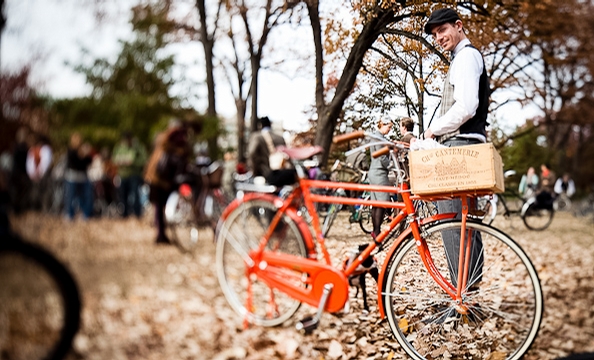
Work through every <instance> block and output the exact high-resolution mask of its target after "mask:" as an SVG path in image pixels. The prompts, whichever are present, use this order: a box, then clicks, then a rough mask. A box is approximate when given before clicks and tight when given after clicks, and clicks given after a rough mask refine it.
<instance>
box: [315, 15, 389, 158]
mask: <svg viewBox="0 0 594 360" xmlns="http://www.w3.org/2000/svg"><path fill="white" fill-rule="evenodd" d="M393 21H394V12H392V11H384V12H380V13H378V15H377V16H376V17H374V18H373V19H371V20H370V21H369V22H368V23H366V24H365V26H364V27H363V30H362V31H361V34H359V37H358V38H357V40H356V41H355V43H354V44H353V48H352V50H351V53H350V54H349V57H348V59H347V62H346V64H345V66H344V70H343V73H342V76H341V77H340V80H339V81H338V85H337V86H336V92H335V95H334V98H333V99H332V102H331V103H330V104H329V105H328V106H327V107H326V108H325V109H324V112H322V113H319V114H318V127H317V131H316V139H315V143H316V145H320V146H322V147H323V148H324V154H323V157H322V164H325V163H326V162H327V161H328V155H329V152H330V145H332V137H333V135H334V128H335V127H336V123H337V121H338V117H339V116H340V113H341V111H342V107H343V105H344V102H345V100H346V98H347V97H348V96H349V95H350V93H351V91H352V89H353V85H354V84H355V80H356V79H357V74H358V73H359V69H361V66H362V65H363V58H364V56H365V53H366V52H367V50H369V48H370V47H371V45H373V43H374V42H375V40H376V39H377V37H378V36H379V34H380V31H381V29H382V28H383V27H385V26H386V25H388V24H389V23H391V22H393ZM316 75H318V74H317V73H316ZM316 81H317V82H323V79H322V78H318V79H316Z"/></svg>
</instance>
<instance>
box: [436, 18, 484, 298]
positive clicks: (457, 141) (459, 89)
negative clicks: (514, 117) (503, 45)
mask: <svg viewBox="0 0 594 360" xmlns="http://www.w3.org/2000/svg"><path fill="white" fill-rule="evenodd" d="M425 32H426V33H427V34H430V35H432V36H433V38H434V39H435V41H436V42H437V44H438V45H439V46H441V47H442V48H443V49H444V50H445V51H448V52H450V53H451V59H452V61H451V63H450V68H449V70H448V73H447V75H446V78H445V82H444V86H443V93H442V98H441V111H440V113H439V117H438V118H437V119H436V120H435V121H434V122H432V123H431V124H430V125H429V128H428V129H427V130H425V132H424V137H425V138H435V139H436V140H437V141H438V142H440V143H442V144H444V145H445V146H448V147H452V146H465V145H472V144H480V143H484V142H486V141H487V133H486V129H485V128H486V126H487V113H488V108H489V79H488V77H487V72H486V69H485V64H484V61H483V57H482V55H481V53H480V52H479V51H478V50H477V49H476V48H475V47H473V46H472V45H471V44H470V41H469V40H468V38H467V37H466V34H465V33H464V26H463V24H462V20H460V17H459V16H458V14H457V13H456V11H454V10H452V9H449V8H445V9H438V10H435V11H434V12H433V13H432V14H431V16H430V17H429V20H428V21H427V23H426V24H425ZM438 209H439V212H440V213H441V212H457V213H458V214H459V215H458V217H460V216H461V211H462V203H461V201H459V200H457V201H456V200H453V201H449V200H445V201H440V202H438ZM476 235H477V236H474V237H473V248H472V257H471V264H470V270H469V273H470V274H473V275H471V277H470V278H469V279H468V286H469V287H476V286H478V283H479V282H480V280H481V276H480V274H481V271H477V270H478V269H477V267H479V268H480V267H482V263H483V260H482V259H483V258H482V249H483V245H482V240H481V237H480V234H478V233H476ZM443 241H444V245H445V247H446V252H447V254H448V258H449V260H450V261H449V263H450V274H451V276H452V283H453V284H456V280H457V278H458V269H457V268H458V256H459V248H460V234H459V233H458V232H452V233H449V234H446V233H445V232H444V234H443ZM474 274H478V275H474Z"/></svg>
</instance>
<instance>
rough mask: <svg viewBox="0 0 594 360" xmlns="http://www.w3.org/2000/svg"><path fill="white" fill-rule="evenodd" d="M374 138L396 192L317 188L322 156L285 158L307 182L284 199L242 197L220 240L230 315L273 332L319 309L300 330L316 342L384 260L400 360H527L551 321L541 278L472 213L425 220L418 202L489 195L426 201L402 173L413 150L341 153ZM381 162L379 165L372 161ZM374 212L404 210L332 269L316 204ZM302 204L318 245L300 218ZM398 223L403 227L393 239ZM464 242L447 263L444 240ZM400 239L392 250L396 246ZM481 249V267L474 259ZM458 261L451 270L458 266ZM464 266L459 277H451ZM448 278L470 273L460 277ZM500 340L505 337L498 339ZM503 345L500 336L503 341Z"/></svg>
mask: <svg viewBox="0 0 594 360" xmlns="http://www.w3.org/2000/svg"><path fill="white" fill-rule="evenodd" d="M362 136H367V137H371V138H372V140H373V141H372V142H371V143H370V144H368V145H364V146H372V145H377V144H381V145H386V146H387V147H388V149H387V150H386V151H389V152H390V157H391V158H392V160H393V161H394V164H395V165H396V166H395V170H394V171H395V175H396V178H397V180H398V181H397V186H395V187H392V186H375V185H366V184H353V183H341V182H331V181H321V180H309V179H308V178H307V176H306V172H305V171H304V167H303V165H302V164H303V162H304V161H305V160H306V159H309V158H311V157H312V156H313V155H315V154H318V153H320V152H321V148H319V147H309V148H302V149H283V151H285V153H286V154H287V155H288V156H289V157H290V158H291V160H292V162H293V164H294V165H295V169H296V171H297V174H298V175H299V182H298V183H297V184H294V185H292V186H290V187H286V188H284V189H283V191H281V192H280V195H277V194H276V193H273V192H270V193H262V192H261V193H257V192H256V193H245V194H241V193H240V196H238V198H237V199H235V200H234V201H233V202H232V203H231V204H230V205H229V206H228V207H227V208H226V209H225V211H224V212H223V215H222V217H221V219H220V221H219V224H218V229H217V236H216V241H217V245H216V268H217V275H218V279H219V282H220V285H221V288H222V290H223V292H224V294H225V297H226V299H227V301H228V302H229V304H230V306H231V307H232V308H233V310H234V311H236V312H237V313H238V314H240V315H241V316H243V317H244V319H245V323H246V325H247V323H252V324H257V325H262V326H276V325H280V324H282V323H283V322H285V321H287V320H288V319H289V318H291V317H292V316H293V315H294V314H295V312H296V311H297V310H298V308H299V306H300V305H301V304H302V303H305V304H308V305H311V306H313V307H314V308H317V312H316V314H315V315H313V316H311V317H307V318H305V319H303V320H301V321H299V322H297V324H296V327H297V329H301V330H304V331H306V332H308V331H313V330H314V329H315V328H316V327H317V326H318V324H319V320H320V317H321V315H322V313H323V312H324V311H328V312H330V313H336V312H338V311H340V310H341V309H343V307H344V306H345V304H346V302H347V300H348V296H349V283H348V277H349V275H351V274H353V273H354V271H355V269H357V267H358V266H359V265H361V264H362V263H363V261H365V259H367V258H369V257H370V256H373V255H374V254H375V253H377V252H378V251H383V250H384V249H387V252H386V256H385V260H384V261H383V263H382V264H381V265H380V274H379V281H378V291H377V294H378V308H379V311H380V315H381V316H382V318H387V320H388V324H389V327H390V329H391V331H392V333H393V335H394V337H395V338H396V340H397V341H398V343H399V344H400V345H401V346H402V348H403V349H404V351H405V352H406V353H407V354H408V355H409V356H410V357H412V358H413V359H436V358H442V357H443V356H444V354H445V353H446V352H448V353H449V354H450V356H451V358H456V359H458V358H460V359H461V358H466V359H470V358H480V359H484V358H487V357H489V356H495V358H497V359H520V358H521V357H522V355H523V354H524V353H525V352H526V351H527V350H528V349H529V347H530V345H531V344H532V342H533V341H534V339H535V338H536V335H537V333H538V329H539V327H540V322H541V318H542V314H543V296H542V289H541V286H540V282H539V279H538V275H537V273H536V270H535V269H534V266H533V265H532V263H531V261H530V259H529V258H528V256H527V255H526V254H525V253H524V251H523V250H522V249H521V248H520V246H519V245H518V244H517V243H516V242H515V241H514V240H513V239H511V238H510V237H509V236H508V235H506V234H504V233H503V232H501V231H500V230H498V229H496V228H494V227H492V226H490V225H486V224H483V223H482V222H480V221H476V220H474V219H473V216H472V214H471V213H472V211H470V210H469V208H471V206H463V207H462V217H461V218H456V215H457V214H456V213H441V214H437V215H430V214H421V213H420V212H419V211H417V210H416V209H415V202H419V201H428V202H433V201H437V200H443V199H452V198H455V199H461V200H462V203H463V204H467V203H468V202H470V203H472V202H474V200H475V199H476V198H477V197H479V196H484V195H486V194H488V192H487V191H475V190H473V191H462V192H458V193H455V194H451V193H449V194H443V195H431V196H419V195H414V194H412V193H411V191H410V189H409V186H408V182H407V181H408V173H407V171H406V169H405V167H404V166H403V165H404V163H405V161H406V158H407V154H408V148H406V147H405V146H404V145H403V144H399V143H397V144H395V143H391V142H386V141H385V140H379V139H373V137H372V134H367V133H363V132H357V133H353V134H348V135H346V136H344V135H343V136H342V137H337V138H335V142H337V141H340V140H345V139H353V138H356V137H362ZM374 155H375V156H377V155H378V154H374ZM315 188H342V189H345V190H354V191H382V192H389V193H399V194H400V195H401V198H402V201H397V202H383V201H375V200H363V199H357V198H348V197H338V196H324V195H316V194H313V193H312V191H311V190H312V189H315ZM317 202H320V203H335V204H345V205H371V206H381V207H385V208H393V209H398V210H399V212H398V215H397V216H396V217H395V218H394V219H393V220H392V221H391V222H390V223H389V225H388V228H387V229H385V230H384V231H382V232H381V233H380V234H379V235H378V236H377V237H376V239H375V240H373V241H371V242H370V243H369V244H368V246H367V247H366V248H365V249H364V250H363V251H362V252H360V254H359V256H357V257H356V258H355V259H354V260H353V261H352V262H351V263H350V265H349V266H348V267H347V268H346V269H342V267H340V265H338V264H339V263H340V262H341V261H340V260H336V264H337V266H333V264H332V260H331V258H330V254H329V252H328V250H327V248H326V246H325V241H324V237H323V235H322V231H321V229H320V221H319V219H318V216H317V214H316V212H315V206H314V205H315V203H317ZM301 204H305V207H306V208H307V209H308V211H309V214H310V216H311V217H312V226H313V234H312V231H310V228H309V227H308V225H307V224H306V222H305V221H304V220H302V219H301V216H300V213H299V209H300V208H301ZM401 222H405V223H406V227H405V228H404V229H403V230H402V231H401V232H399V233H398V235H396V236H394V232H395V231H397V230H396V229H398V228H399V224H400V223H401ZM452 233H456V234H459V237H460V241H459V253H456V254H452V253H447V250H446V247H444V240H443V239H444V237H445V236H446V234H452ZM393 237H395V238H396V239H395V241H393V242H392V241H388V240H389V239H390V238H393ZM479 242H480V243H481V244H482V246H480V251H479V252H480V256H479V261H474V262H473V261H471V260H470V258H471V257H470V254H471V253H472V251H474V250H475V249H476V248H477V247H476V246H478V245H477V244H478V243H479ZM452 259H455V260H452ZM455 263H457V265H458V266H457V267H456V266H455ZM452 269H463V271H457V270H452ZM498 331H500V333H498ZM497 334H503V335H501V336H500V335H497Z"/></svg>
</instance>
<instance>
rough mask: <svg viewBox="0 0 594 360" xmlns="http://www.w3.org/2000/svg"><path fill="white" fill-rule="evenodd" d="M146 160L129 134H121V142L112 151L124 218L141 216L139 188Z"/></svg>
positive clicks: (143, 149)
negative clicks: (116, 169)
mask: <svg viewBox="0 0 594 360" xmlns="http://www.w3.org/2000/svg"><path fill="white" fill-rule="evenodd" d="M146 160H147V155H146V150H145V148H144V146H142V144H141V143H140V142H139V141H138V139H137V138H133V137H132V134H131V133H130V132H124V133H123V134H122V139H121V141H120V142H119V143H118V144H117V145H116V146H115V147H114V149H113V163H114V164H115V165H116V166H117V168H118V176H119V179H120V181H119V192H118V195H119V200H120V201H121V202H122V203H123V204H124V212H123V214H122V216H123V217H124V218H126V217H128V216H129V215H132V214H134V215H135V216H136V217H137V218H139V217H140V216H141V215H142V205H141V201H140V186H141V185H142V170H143V168H144V165H145V163H146Z"/></svg>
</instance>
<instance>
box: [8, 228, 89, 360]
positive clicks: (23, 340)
mask: <svg viewBox="0 0 594 360" xmlns="http://www.w3.org/2000/svg"><path fill="white" fill-rule="evenodd" d="M0 259H1V261H0V264H2V265H1V266H0V283H2V286H0V323H2V322H4V324H2V326H0V328H4V329H5V333H4V334H3V336H2V338H3V341H2V342H1V343H0V353H1V354H2V355H3V358H4V356H6V357H7V358H10V359H27V360H31V359H48V360H59V359H63V358H64V357H65V356H66V355H67V353H68V352H69V350H70V349H71V346H72V341H73V339H74V336H75V335H76V333H77V332H78V330H79V327H80V312H81V299H80V292H79V289H78V285H77V284H76V281H75V280H74V278H73V276H72V274H71V273H70V271H69V270H68V269H67V268H66V267H65V266H64V265H63V264H62V263H60V262H59V261H58V260H57V259H56V258H55V257H54V256H53V255H52V254H50V253H49V252H48V251H47V250H45V249H43V248H42V247H40V246H39V245H35V244H32V243H29V242H25V241H22V240H21V239H20V238H18V237H16V236H15V235H9V236H2V238H0ZM31 275H34V276H33V277H32V276H31ZM32 281H33V282H34V284H33V283H32ZM45 290H47V292H44V291H45ZM4 325H6V326H4ZM13 337H16V339H14V338H13ZM13 340H14V341H13Z"/></svg>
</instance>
